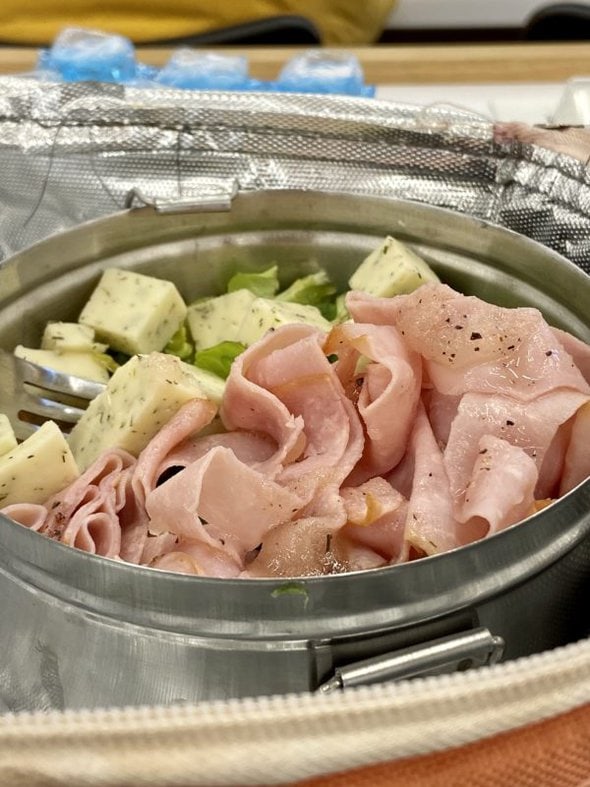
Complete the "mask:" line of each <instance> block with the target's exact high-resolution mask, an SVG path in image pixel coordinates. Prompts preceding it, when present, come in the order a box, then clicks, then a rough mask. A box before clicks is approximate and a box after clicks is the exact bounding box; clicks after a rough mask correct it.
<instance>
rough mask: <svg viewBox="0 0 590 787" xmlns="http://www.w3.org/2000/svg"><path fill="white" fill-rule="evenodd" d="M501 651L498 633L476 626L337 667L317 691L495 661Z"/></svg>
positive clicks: (468, 667)
mask: <svg viewBox="0 0 590 787" xmlns="http://www.w3.org/2000/svg"><path fill="white" fill-rule="evenodd" d="M503 652H504V640H503V639H502V637H498V636H494V635H492V634H491V633H490V632H489V631H488V629H486V628H477V629H473V630H471V631H467V632H461V633H460V634H452V635H450V636H447V637H441V638H440V639H434V640H430V641H429V642H425V643H423V644H421V645H413V646H412V647H408V648H402V649H400V650H397V651H394V652H393V653H386V654H384V655H382V656H374V657H373V658H370V659H364V660H363V661H357V662H354V663H353V664H347V665H346V666H344V667H338V668H336V669H335V670H334V675H333V676H332V677H331V678H330V679H329V680H327V681H326V682H325V683H322V684H321V686H320V687H319V688H318V691H319V692H321V693H322V694H331V693H332V692H334V691H338V690H339V689H345V688H348V687H349V686H360V685H365V684H369V683H381V682H383V681H389V680H401V679H403V678H414V677H417V676H419V675H426V674H431V673H436V672H437V671H438V672H442V671H450V670H464V669H470V668H471V667H481V666H484V665H487V664H495V663H496V662H497V661H499V660H500V659H501V658H502V654H503Z"/></svg>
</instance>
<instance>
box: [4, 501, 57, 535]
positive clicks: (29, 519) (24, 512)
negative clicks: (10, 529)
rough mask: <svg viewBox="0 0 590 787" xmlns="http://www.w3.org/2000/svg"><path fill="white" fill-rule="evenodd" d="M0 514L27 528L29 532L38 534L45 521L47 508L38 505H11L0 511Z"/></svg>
mask: <svg viewBox="0 0 590 787" xmlns="http://www.w3.org/2000/svg"><path fill="white" fill-rule="evenodd" d="M0 514H4V516H7V517H8V518H9V519H12V520H13V522H18V524H19V525H24V527H28V528H29V530H34V531H35V532H39V530H41V528H42V527H43V525H44V524H45V520H46V519H47V508H45V506H42V505H41V504H40V503H12V505H9V506H4V508H2V509H0Z"/></svg>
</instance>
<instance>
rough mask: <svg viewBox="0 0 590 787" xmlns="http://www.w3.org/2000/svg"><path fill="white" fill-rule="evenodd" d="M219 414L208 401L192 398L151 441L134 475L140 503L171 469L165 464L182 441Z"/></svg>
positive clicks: (134, 485) (140, 456) (141, 456)
mask: <svg viewBox="0 0 590 787" xmlns="http://www.w3.org/2000/svg"><path fill="white" fill-rule="evenodd" d="M216 412H217V406H216V405H215V404H214V403H213V402H210V401H209V400H208V399H191V400H190V401H188V402H186V404H184V405H183V406H182V407H181V408H180V409H179V410H178V412H177V413H176V414H175V415H174V416H173V417H172V418H171V419H170V421H168V423H167V424H165V425H164V426H163V427H162V428H161V429H160V430H159V432H158V433H157V434H156V435H155V436H154V437H153V438H152V439H151V440H150V442H149V443H148V445H147V446H146V447H145V448H144V449H143V451H142V452H141V453H140V455H139V457H138V458H137V464H136V466H135V472H134V474H133V489H134V491H135V494H136V495H137V498H138V500H141V501H145V500H146V498H147V496H148V495H149V493H150V492H151V491H152V490H153V489H155V487H156V484H157V482H158V478H159V477H160V475H161V474H162V473H163V471H164V470H165V469H167V468H168V467H170V464H169V463H166V458H167V456H168V455H169V454H170V453H171V452H172V451H173V450H174V449H175V448H176V447H177V446H178V445H179V443H182V441H183V440H185V439H187V438H188V437H190V436H191V435H193V434H195V433H198V432H200V431H201V430H202V429H203V428H204V427H206V426H207V425H208V424H210V423H211V421H212V420H213V418H214V417H215V413H216Z"/></svg>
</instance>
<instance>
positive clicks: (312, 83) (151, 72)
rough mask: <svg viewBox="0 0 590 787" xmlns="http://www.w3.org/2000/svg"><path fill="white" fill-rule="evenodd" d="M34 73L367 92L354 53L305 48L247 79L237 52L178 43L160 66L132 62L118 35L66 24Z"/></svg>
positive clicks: (130, 49) (198, 86)
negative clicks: (277, 68) (278, 67)
mask: <svg viewBox="0 0 590 787" xmlns="http://www.w3.org/2000/svg"><path fill="white" fill-rule="evenodd" d="M37 75H38V77H39V79H50V78H54V79H60V80H62V81H65V82H89V81H92V82H115V83H120V84H126V85H132V86H134V87H156V86H158V85H161V86H166V87H173V88H185V89H189V90H250V91H254V90H255V91H278V92H290V93H294V92H296V93H339V94H344V95H349V96H369V97H370V96H373V95H374V94H375V88H374V87H372V86H370V85H365V83H364V77H363V71H362V68H361V65H360V63H359V61H358V59H357V58H356V57H355V56H354V55H352V54H348V53H344V52H338V51H331V50H322V49H320V50H310V51H309V52H305V53H303V54H301V55H297V56H296V57H293V58H292V59H291V60H289V61H288V62H287V64H286V65H285V66H284V68H283V70H282V71H281V73H280V75H279V77H278V79H277V80H275V81H270V80H257V79H252V78H251V77H250V75H249V69H248V60H247V58H246V57H243V56H240V55H222V54H218V53H217V52H211V51H204V50H201V49H191V48H189V47H180V48H178V49H176V50H175V51H174V52H173V53H172V55H171V57H170V59H169V60H168V62H167V63H166V64H165V65H164V66H163V67H162V68H156V67H155V66H149V65H146V64H144V63H141V62H138V61H137V58H136V51H135V47H134V45H133V43H132V42H131V41H130V40H129V39H128V38H125V37H124V36H120V35H116V34H110V33H102V32H100V31H97V30H84V29H81V28H67V29H66V30H64V31H62V32H61V33H60V34H59V35H58V36H57V37H56V39H55V41H54V42H53V44H52V46H51V47H50V48H49V49H44V50H42V51H41V52H40V54H39V60H38V63H37Z"/></svg>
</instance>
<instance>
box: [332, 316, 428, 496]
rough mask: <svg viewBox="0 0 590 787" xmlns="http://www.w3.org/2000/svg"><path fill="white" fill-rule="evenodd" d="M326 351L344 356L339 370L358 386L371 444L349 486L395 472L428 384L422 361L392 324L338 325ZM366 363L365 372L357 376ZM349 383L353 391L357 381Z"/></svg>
mask: <svg viewBox="0 0 590 787" xmlns="http://www.w3.org/2000/svg"><path fill="white" fill-rule="evenodd" d="M325 349H326V352H329V353H335V354H336V355H337V356H338V361H337V364H336V370H337V373H339V375H340V377H341V379H342V377H343V376H345V377H348V378H351V377H352V378H354V379H355V381H358V392H357V407H358V411H359V414H360V416H361V419H362V421H363V424H364V428H365V445H364V449H363V455H362V458H361V460H360V461H359V462H358V464H357V465H356V467H355V468H354V471H353V472H352V473H351V477H350V479H349V481H350V482H352V483H361V482H362V481H364V480H367V479H369V478H373V477H374V476H379V475H382V474H383V473H386V472H388V471H390V470H392V469H393V468H394V467H395V466H396V465H397V464H398V462H399V461H400V460H401V458H402V457H403V455H404V453H405V451H406V446H407V441H408V437H409V434H410V432H411V430H412V425H413V422H414V418H415V414H416V408H417V405H418V400H419V397H420V388H421V384H422V364H421V360H420V356H419V355H418V354H417V353H414V352H412V351H411V350H408V348H407V347H406V346H405V345H404V343H403V342H402V340H401V337H400V336H399V334H398V332H397V330H396V329H395V328H393V327H390V326H386V325H385V326H376V325H367V324H354V323H348V324H345V325H342V326H338V327H337V328H334V330H333V331H332V333H331V335H330V337H329V340H328V342H327V344H326V347H325ZM361 359H362V360H363V361H364V363H363V368H362V370H361V371H358V372H357V371H356V369H357V365H358V362H359V360H361ZM340 366H343V367H345V369H346V371H345V372H343V371H342V370H341V369H339V368H338V367H340ZM343 382H344V384H345V385H348V387H349V389H350V387H351V385H350V383H351V380H350V379H348V380H347V379H344V380H343ZM393 414H395V415H393Z"/></svg>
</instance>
